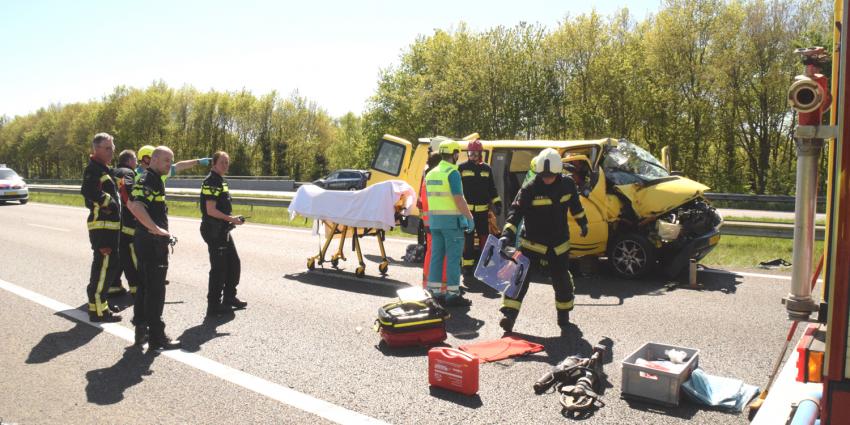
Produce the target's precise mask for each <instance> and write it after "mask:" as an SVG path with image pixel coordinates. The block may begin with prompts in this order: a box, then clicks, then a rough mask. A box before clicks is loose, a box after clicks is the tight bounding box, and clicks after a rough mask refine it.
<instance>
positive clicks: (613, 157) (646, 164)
mask: <svg viewBox="0 0 850 425" xmlns="http://www.w3.org/2000/svg"><path fill="white" fill-rule="evenodd" d="M602 167H603V168H604V169H605V175H606V176H607V177H608V179H610V180H611V181H612V182H613V183H614V184H615V185H621V184H632V183H647V182H651V181H654V180H658V179H663V178H667V177H670V172H669V171H667V169H666V168H664V166H663V165H661V162H659V161H658V159H656V158H655V157H654V156H652V154H651V153H649V152H647V151H646V150H644V149H643V148H641V147H640V146H637V145H635V144H634V143H632V142H629V141H626V140H620V141H619V142H618V143H617V145H616V146H608V147H607V148H606V152H605V161H604V162H603V163H602Z"/></svg>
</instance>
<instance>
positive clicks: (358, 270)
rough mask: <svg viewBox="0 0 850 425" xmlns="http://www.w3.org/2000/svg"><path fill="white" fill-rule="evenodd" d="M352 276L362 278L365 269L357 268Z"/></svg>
mask: <svg viewBox="0 0 850 425" xmlns="http://www.w3.org/2000/svg"><path fill="white" fill-rule="evenodd" d="M354 275H355V276H357V277H363V276H365V275H366V267H363V266H357V270H354Z"/></svg>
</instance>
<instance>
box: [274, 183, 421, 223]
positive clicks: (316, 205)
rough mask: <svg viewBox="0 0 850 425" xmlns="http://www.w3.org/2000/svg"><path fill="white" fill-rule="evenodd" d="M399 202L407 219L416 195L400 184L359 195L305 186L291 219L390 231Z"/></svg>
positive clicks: (381, 185)
mask: <svg viewBox="0 0 850 425" xmlns="http://www.w3.org/2000/svg"><path fill="white" fill-rule="evenodd" d="M399 201H401V205H399V206H400V207H401V214H402V215H407V211H408V209H409V208H410V207H411V206H413V205H414V204H415V203H416V192H414V191H413V188H412V187H410V185H409V184H407V183H405V182H403V181H401V180H389V181H385V182H381V183H377V184H374V185H372V186H369V187H367V188H366V189H363V190H357V191H336V190H325V189H322V188H320V187H318V186H315V185H305V186H301V187H299V188H298V191H297V192H296V193H295V197H294V198H292V202H290V204H289V218H290V219H293V218H295V216H296V215H298V216H301V217H307V218H312V219H314V220H324V221H330V222H333V223H338V224H342V225H346V226H352V227H366V228H375V229H382V230H389V229H390V228H391V227H393V226H395V223H396V219H395V213H396V206H397V204H399Z"/></svg>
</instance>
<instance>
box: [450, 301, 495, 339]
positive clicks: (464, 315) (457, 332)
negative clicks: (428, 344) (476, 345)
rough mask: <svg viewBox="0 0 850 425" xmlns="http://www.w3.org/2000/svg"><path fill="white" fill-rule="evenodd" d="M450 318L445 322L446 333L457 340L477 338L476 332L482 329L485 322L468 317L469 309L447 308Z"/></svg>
mask: <svg viewBox="0 0 850 425" xmlns="http://www.w3.org/2000/svg"><path fill="white" fill-rule="evenodd" d="M448 310H449V313H451V315H452V317H451V318H449V319H448V320H446V332H448V333H450V334H452V336H454V337H455V338H457V339H475V338H478V330H479V329H481V328H482V327H484V323H486V322H485V321H483V320H481V319H476V318H474V317H472V316H470V315H469V314H468V313H469V307H459V308H458V307H449V309H448Z"/></svg>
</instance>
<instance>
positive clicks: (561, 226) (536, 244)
mask: <svg viewBox="0 0 850 425" xmlns="http://www.w3.org/2000/svg"><path fill="white" fill-rule="evenodd" d="M534 165H535V167H534V171H535V172H536V173H537V176H536V177H534V179H533V180H532V181H530V182H528V183H526V184H525V185H523V187H522V188H521V189H520V190H519V193H517V196H516V198H514V201H513V203H512V204H511V206H510V210H509V212H508V218H507V223H506V224H505V228H504V230H503V232H502V238H501V241H502V245H503V246H507V245H513V242H514V239H515V238H516V237H517V234H516V229H517V227H518V225H519V223H520V221H521V220H523V219H525V228H524V229H523V231H522V233H521V234H520V235H519V241H520V243H519V250H520V251H521V252H522V253H523V255H525V256H526V257H528V258H529V260H531V264H532V267H536V266H539V265H540V264H541V262H542V261H545V262H546V263H548V267H549V275H550V276H551V278H552V287H553V288H554V289H555V308H556V310H557V313H558V314H557V316H558V326H560V327H561V329H565V328H566V326H567V325H569V321H570V311H571V310H572V309H573V299H574V295H573V290H574V288H573V279H572V276H571V275H570V271H569V250H570V228H569V226H568V224H567V212H568V211H569V212H570V213H571V214H572V215H573V217H574V218H575V219H576V222H577V223H578V225H579V227H580V228H581V235H582V236H586V235H587V218H586V217H585V216H584V209H583V208H582V206H581V202H580V200H579V197H578V193H577V192H576V186H575V183H574V182H573V181H572V179H569V178H566V177H564V176H563V175H562V174H561V170H562V163H561V156H560V155H559V154H558V151H556V150H554V149H550V148H547V149H544V150H543V151H542V152H541V153H540V155H538V156H537V158H536V162H535V164H534ZM530 276H531V273H529V274H528V275H527V276H526V281H525V282H523V286H522V288H521V289H520V292H519V294H518V295H517V297H516V298H508V297H504V298H503V299H502V308H501V311H502V315H503V318H502V320H501V321H500V322H499V325H500V326H501V327H502V329H504V331H505V332H511V331H513V327H514V323H515V321H516V318H517V316H518V315H519V310H520V307H521V306H522V300H523V298H525V294H526V293H527V292H528V283H529V282H528V280H529V277H530Z"/></svg>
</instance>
